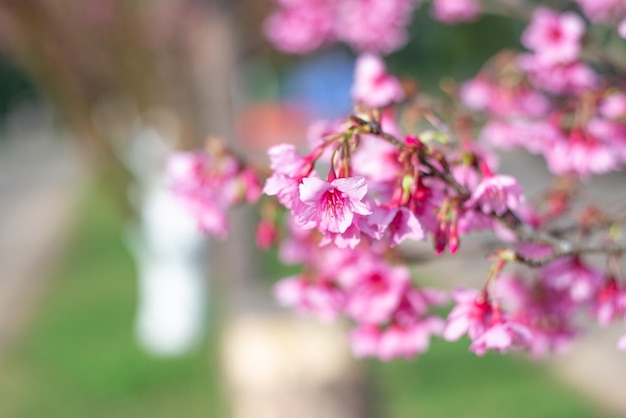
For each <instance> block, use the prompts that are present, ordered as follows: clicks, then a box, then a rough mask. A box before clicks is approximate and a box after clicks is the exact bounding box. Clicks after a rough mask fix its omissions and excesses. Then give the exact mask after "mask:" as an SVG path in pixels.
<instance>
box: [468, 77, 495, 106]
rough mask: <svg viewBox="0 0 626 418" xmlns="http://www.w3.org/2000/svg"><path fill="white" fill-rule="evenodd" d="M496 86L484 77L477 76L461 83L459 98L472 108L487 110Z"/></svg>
mask: <svg viewBox="0 0 626 418" xmlns="http://www.w3.org/2000/svg"><path fill="white" fill-rule="evenodd" d="M493 88H494V86H493V85H492V84H491V83H490V82H489V80H487V79H486V78H484V77H476V78H474V79H472V80H469V81H466V82H465V83H463V84H461V87H460V89H459V98H460V99H461V102H462V103H463V104H464V105H465V106H467V107H468V108H470V109H471V110H477V111H483V110H487V108H488V107H489V105H490V103H491V95H492V92H493Z"/></svg>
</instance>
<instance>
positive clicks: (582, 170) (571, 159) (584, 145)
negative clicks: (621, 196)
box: [544, 128, 622, 178]
mask: <svg viewBox="0 0 626 418" xmlns="http://www.w3.org/2000/svg"><path fill="white" fill-rule="evenodd" d="M616 145H617V143H611V142H606V141H603V140H601V139H600V138H598V137H596V136H594V135H592V134H591V133H590V132H588V131H585V130H583V129H580V128H578V129H574V130H572V131H571V132H570V135H569V136H568V137H567V138H566V139H563V140H560V141H555V142H554V143H552V145H551V147H549V148H546V150H545V151H544V155H545V157H546V160H547V162H548V168H549V169H550V171H551V172H553V173H554V174H578V175H579V176H581V177H582V178H587V177H589V176H590V175H592V174H604V173H608V172H610V171H613V170H615V169H617V168H618V167H619V166H620V165H621V163H622V158H621V153H620V152H616V151H617V149H616Z"/></svg>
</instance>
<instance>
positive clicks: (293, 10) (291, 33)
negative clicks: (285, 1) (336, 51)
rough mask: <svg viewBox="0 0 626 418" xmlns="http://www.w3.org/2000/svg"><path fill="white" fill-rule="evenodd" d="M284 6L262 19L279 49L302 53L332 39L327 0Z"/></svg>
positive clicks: (266, 31) (329, 10) (314, 0)
mask: <svg viewBox="0 0 626 418" xmlns="http://www.w3.org/2000/svg"><path fill="white" fill-rule="evenodd" d="M285 6H286V7H284V8H280V9H278V10H277V11H275V12H274V13H273V14H272V15H271V16H270V17H269V18H268V19H267V20H266V21H265V33H266V34H267V37H268V38H269V40H270V41H271V42H272V43H273V44H274V45H275V46H276V47H277V48H278V49H280V50H282V51H285V52H290V53H305V52H310V51H313V50H315V49H317V48H319V47H320V46H322V45H324V44H325V43H327V42H329V41H331V40H332V39H334V27H333V21H332V18H331V15H332V7H331V3H330V2H328V1H324V0H306V1H299V2H297V3H294V4H293V5H285Z"/></svg>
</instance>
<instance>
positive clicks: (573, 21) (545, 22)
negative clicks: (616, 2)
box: [522, 7, 585, 65]
mask: <svg viewBox="0 0 626 418" xmlns="http://www.w3.org/2000/svg"><path fill="white" fill-rule="evenodd" d="M584 33H585V23H584V22H583V20H582V19H581V18H580V17H579V16H578V15H577V14H575V13H572V12H566V13H558V12H555V11H553V10H550V9H547V8H545V7H540V8H537V9H536V10H535V12H534V13H533V16H532V20H531V22H530V25H529V26H528V27H527V28H526V30H525V31H524V33H523V34H522V44H523V45H524V46H525V47H526V48H528V49H530V50H531V51H534V52H535V54H536V55H537V58H538V59H539V60H540V61H541V62H543V63H546V64H550V65H555V64H567V63H570V62H573V61H576V60H577V59H578V56H579V55H580V45H581V40H582V37H583V35H584Z"/></svg>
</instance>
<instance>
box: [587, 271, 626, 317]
mask: <svg viewBox="0 0 626 418" xmlns="http://www.w3.org/2000/svg"><path fill="white" fill-rule="evenodd" d="M593 312H594V315H595V316H596V319H597V320H598V323H599V324H600V325H602V326H607V325H609V324H610V323H611V322H613V321H614V320H615V319H616V318H619V317H624V315H625V314H626V290H624V289H623V288H622V287H621V286H619V285H618V283H617V281H616V280H615V279H610V280H608V281H607V282H606V283H605V284H604V285H603V286H602V288H601V289H600V290H599V292H598V293H597V296H596V297H595V299H594V301H593Z"/></svg>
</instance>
